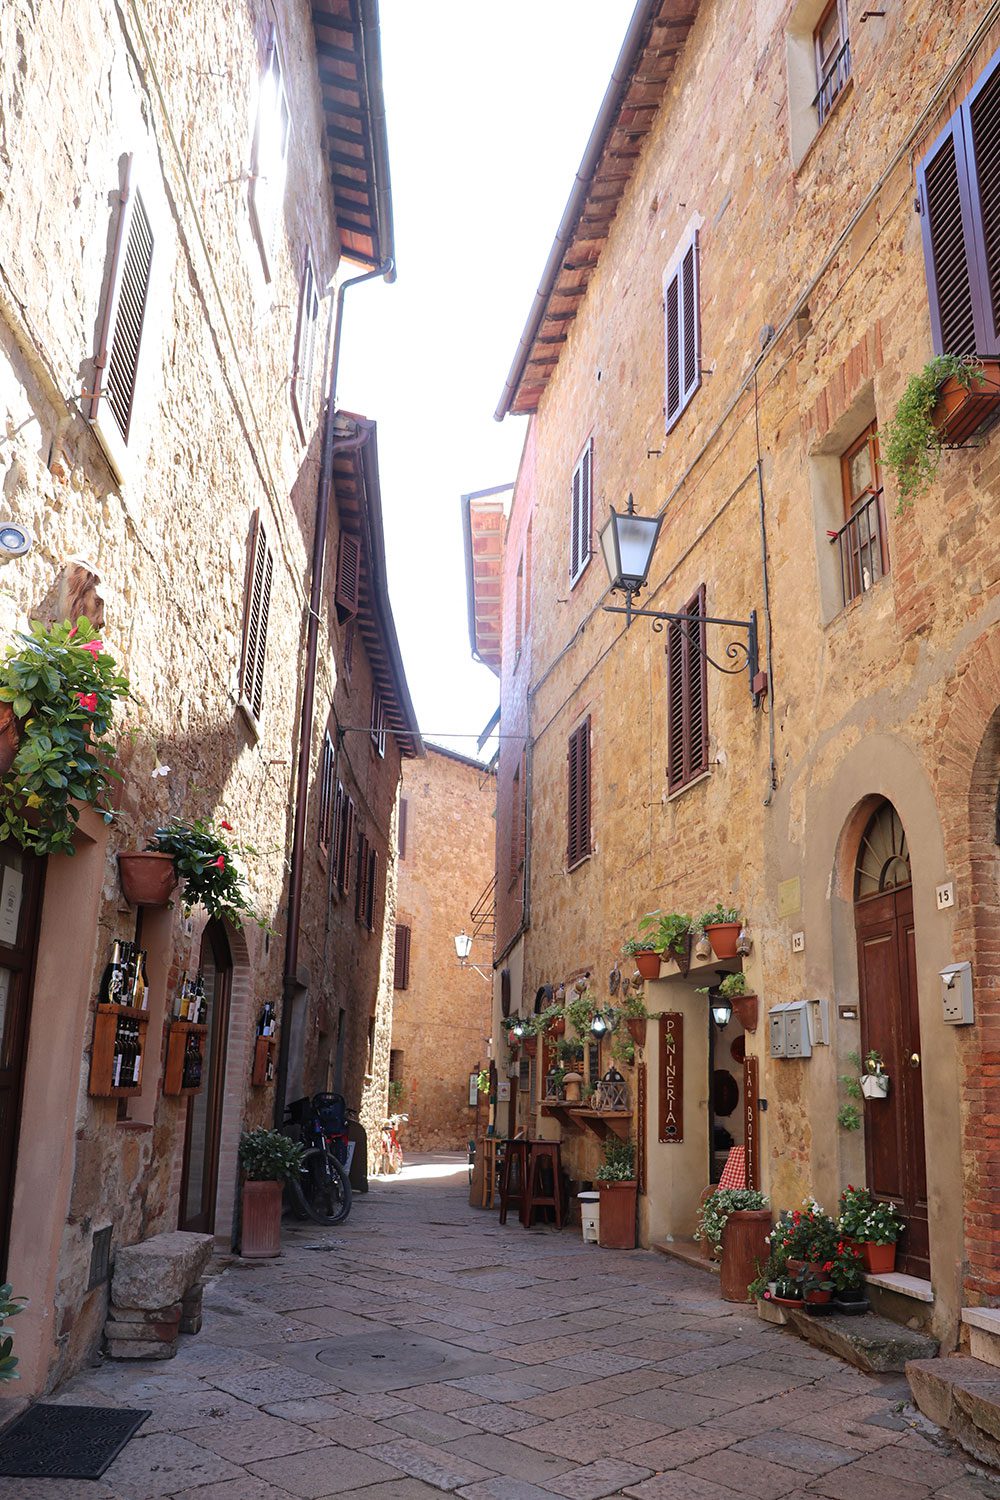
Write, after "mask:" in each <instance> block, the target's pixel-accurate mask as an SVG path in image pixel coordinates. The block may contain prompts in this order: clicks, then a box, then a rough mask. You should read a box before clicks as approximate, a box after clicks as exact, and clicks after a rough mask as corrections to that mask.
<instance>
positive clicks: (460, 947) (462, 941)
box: [455, 932, 472, 964]
mask: <svg viewBox="0 0 1000 1500" xmlns="http://www.w3.org/2000/svg"><path fill="white" fill-rule="evenodd" d="M455 952H456V953H457V954H458V960H459V963H463V964H464V963H465V961H466V959H467V958H468V956H469V954H470V953H471V952H472V939H471V937H470V936H469V934H468V933H467V932H460V933H459V934H458V936H457V937H456V939H455Z"/></svg>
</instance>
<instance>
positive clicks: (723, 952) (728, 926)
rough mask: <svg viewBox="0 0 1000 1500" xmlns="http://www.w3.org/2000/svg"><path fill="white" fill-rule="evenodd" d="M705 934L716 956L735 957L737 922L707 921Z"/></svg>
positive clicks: (738, 930) (738, 927)
mask: <svg viewBox="0 0 1000 1500" xmlns="http://www.w3.org/2000/svg"><path fill="white" fill-rule="evenodd" d="M705 936H706V937H707V938H708V941H709V942H710V943H711V945H712V952H713V953H714V954H715V956H716V958H735V957H736V944H737V942H738V941H739V936H740V924H739V922H709V923H707V925H706V927H705Z"/></svg>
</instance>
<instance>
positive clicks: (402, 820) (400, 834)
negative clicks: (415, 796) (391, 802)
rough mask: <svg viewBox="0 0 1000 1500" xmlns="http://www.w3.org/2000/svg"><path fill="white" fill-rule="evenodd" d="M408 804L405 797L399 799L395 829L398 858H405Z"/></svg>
mask: <svg viewBox="0 0 1000 1500" xmlns="http://www.w3.org/2000/svg"><path fill="white" fill-rule="evenodd" d="M409 806H410V804H409V803H408V802H407V800H406V798H405V797H400V799H399V824H398V827H397V829H396V841H397V843H398V845H399V857H400V859H405V858H406V821H407V814H408V812H409Z"/></svg>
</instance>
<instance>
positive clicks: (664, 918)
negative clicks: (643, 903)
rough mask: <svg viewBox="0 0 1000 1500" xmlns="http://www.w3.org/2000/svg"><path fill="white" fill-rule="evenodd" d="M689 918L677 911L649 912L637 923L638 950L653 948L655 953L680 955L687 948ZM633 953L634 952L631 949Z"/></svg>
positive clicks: (636, 940)
mask: <svg viewBox="0 0 1000 1500" xmlns="http://www.w3.org/2000/svg"><path fill="white" fill-rule="evenodd" d="M690 931H691V918H690V917H688V916H685V915H684V914H683V913H682V912H678V911H668V912H662V911H649V912H647V913H646V915H645V916H644V917H643V918H642V919H641V920H640V922H639V933H640V935H641V937H640V938H637V939H634V940H633V941H635V942H637V944H638V946H639V948H640V949H641V948H643V947H645V948H653V949H654V950H655V951H656V952H657V953H663V954H666V953H675V954H681V953H683V952H684V950H685V948H686V947H687V940H688V935H689V933H690ZM633 951H635V950H634V949H633Z"/></svg>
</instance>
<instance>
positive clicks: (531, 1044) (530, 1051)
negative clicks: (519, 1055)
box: [521, 1036, 538, 1057]
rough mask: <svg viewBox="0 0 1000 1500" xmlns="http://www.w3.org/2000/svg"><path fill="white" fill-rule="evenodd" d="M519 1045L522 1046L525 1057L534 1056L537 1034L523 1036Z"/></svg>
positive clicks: (536, 1048)
mask: <svg viewBox="0 0 1000 1500" xmlns="http://www.w3.org/2000/svg"><path fill="white" fill-rule="evenodd" d="M521 1046H522V1047H523V1048H524V1055H525V1057H534V1056H535V1054H536V1052H537V1051H538V1038H537V1036H526V1037H523V1038H522V1039H521Z"/></svg>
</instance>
